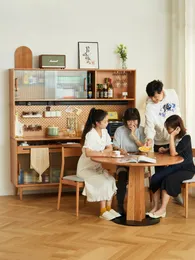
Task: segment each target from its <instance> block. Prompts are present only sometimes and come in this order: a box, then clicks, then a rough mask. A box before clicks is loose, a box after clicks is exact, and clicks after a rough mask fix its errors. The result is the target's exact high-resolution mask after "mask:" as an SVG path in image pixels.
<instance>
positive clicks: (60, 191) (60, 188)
mask: <svg viewBox="0 0 195 260" xmlns="http://www.w3.org/2000/svg"><path fill="white" fill-rule="evenodd" d="M61 196H62V183H61V180H60V183H59V189H58V203H57V210H59V209H60V201H61Z"/></svg>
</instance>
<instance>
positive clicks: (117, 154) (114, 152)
mask: <svg viewBox="0 0 195 260" xmlns="http://www.w3.org/2000/svg"><path fill="white" fill-rule="evenodd" d="M113 155H114V156H120V155H121V152H120V151H113Z"/></svg>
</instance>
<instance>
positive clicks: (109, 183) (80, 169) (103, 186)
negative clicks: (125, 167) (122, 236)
mask: <svg viewBox="0 0 195 260" xmlns="http://www.w3.org/2000/svg"><path fill="white" fill-rule="evenodd" d="M107 125H108V114H107V112H106V111H104V110H101V109H95V108H92V109H91V110H90V113H89V116H88V119H87V122H86V124H85V128H84V130H83V135H82V142H83V148H82V155H81V157H80V158H79V161H78V165H77V175H78V176H79V177H81V178H83V179H84V181H85V188H84V190H83V195H84V196H87V200H88V201H90V202H95V201H99V202H100V218H103V219H105V220H112V219H114V218H116V217H119V216H120V214H119V213H117V212H116V211H115V210H113V209H112V208H111V204H112V197H113V195H114V194H115V193H116V190H117V188H116V184H115V179H114V178H113V176H111V175H110V174H109V173H108V171H107V170H105V169H104V168H102V165H101V164H100V163H97V162H94V161H92V160H91V157H93V156H96V157H97V156H100V157H110V156H111V155H112V144H111V138H110V136H109V134H108V132H107V129H106V127H107Z"/></svg>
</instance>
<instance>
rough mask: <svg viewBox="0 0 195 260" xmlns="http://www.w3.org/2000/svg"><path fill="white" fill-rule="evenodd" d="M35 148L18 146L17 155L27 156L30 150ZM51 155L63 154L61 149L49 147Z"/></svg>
mask: <svg viewBox="0 0 195 260" xmlns="http://www.w3.org/2000/svg"><path fill="white" fill-rule="evenodd" d="M31 148H35V147H31V146H18V147H17V153H18V154H27V153H30V149H31ZM36 148H48V146H36ZM49 152H50V153H61V147H59V148H58V147H49Z"/></svg>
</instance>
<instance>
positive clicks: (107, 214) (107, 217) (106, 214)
mask: <svg viewBox="0 0 195 260" xmlns="http://www.w3.org/2000/svg"><path fill="white" fill-rule="evenodd" d="M100 218H102V219H104V220H112V219H114V218H116V217H115V216H114V215H113V214H112V213H110V212H109V211H105V212H104V213H103V214H102V215H101V216H100Z"/></svg>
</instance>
